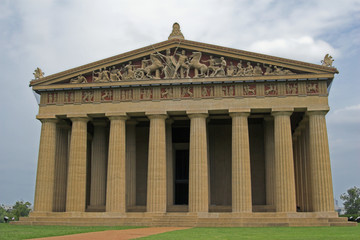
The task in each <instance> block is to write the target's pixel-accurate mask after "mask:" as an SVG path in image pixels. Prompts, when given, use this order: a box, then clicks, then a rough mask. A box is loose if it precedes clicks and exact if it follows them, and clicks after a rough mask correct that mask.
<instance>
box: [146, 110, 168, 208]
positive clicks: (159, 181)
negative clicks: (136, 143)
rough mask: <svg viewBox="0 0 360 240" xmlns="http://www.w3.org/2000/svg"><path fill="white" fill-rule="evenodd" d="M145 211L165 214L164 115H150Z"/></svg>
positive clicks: (165, 116)
mask: <svg viewBox="0 0 360 240" xmlns="http://www.w3.org/2000/svg"><path fill="white" fill-rule="evenodd" d="M147 116H148V118H149V119H150V134H149V156H148V181H147V201H146V211H147V212H152V213H165V212H166V205H167V201H166V194H167V193H166V180H167V179H166V131H165V119H166V118H167V115H166V114H158V113H154V114H150V113H147Z"/></svg>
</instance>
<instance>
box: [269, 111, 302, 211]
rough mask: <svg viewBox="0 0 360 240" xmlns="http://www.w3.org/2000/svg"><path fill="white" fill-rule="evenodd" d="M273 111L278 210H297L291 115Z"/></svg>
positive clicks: (286, 112)
mask: <svg viewBox="0 0 360 240" xmlns="http://www.w3.org/2000/svg"><path fill="white" fill-rule="evenodd" d="M291 114H292V111H273V113H272V115H273V116H274V137H275V172H276V174H275V189H276V191H275V204H276V211H277V212H296V199H295V178H294V158H293V149H292V137H291V124H290V116H291Z"/></svg>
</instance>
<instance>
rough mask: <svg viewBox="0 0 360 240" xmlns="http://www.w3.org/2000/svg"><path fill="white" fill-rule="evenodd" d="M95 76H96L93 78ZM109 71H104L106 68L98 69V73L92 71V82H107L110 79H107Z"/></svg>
mask: <svg viewBox="0 0 360 240" xmlns="http://www.w3.org/2000/svg"><path fill="white" fill-rule="evenodd" d="M95 74H97V76H95ZM109 74H110V73H109V71H108V70H106V68H104V69H102V70H101V69H99V72H95V71H93V81H94V82H109V81H110V78H109Z"/></svg>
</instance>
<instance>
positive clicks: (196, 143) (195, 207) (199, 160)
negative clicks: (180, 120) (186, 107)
mask: <svg viewBox="0 0 360 240" xmlns="http://www.w3.org/2000/svg"><path fill="white" fill-rule="evenodd" d="M187 114H188V116H189V118H190V149H189V150H190V160H189V212H208V211H209V166H208V150H207V131H206V118H207V117H208V114H207V113H193V112H187Z"/></svg>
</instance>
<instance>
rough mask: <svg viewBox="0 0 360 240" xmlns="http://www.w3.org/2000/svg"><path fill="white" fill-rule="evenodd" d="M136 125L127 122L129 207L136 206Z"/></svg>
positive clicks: (134, 122)
mask: <svg viewBox="0 0 360 240" xmlns="http://www.w3.org/2000/svg"><path fill="white" fill-rule="evenodd" d="M136 124H137V122H136V121H134V120H128V121H127V122H126V196H127V206H135V205H136Z"/></svg>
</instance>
